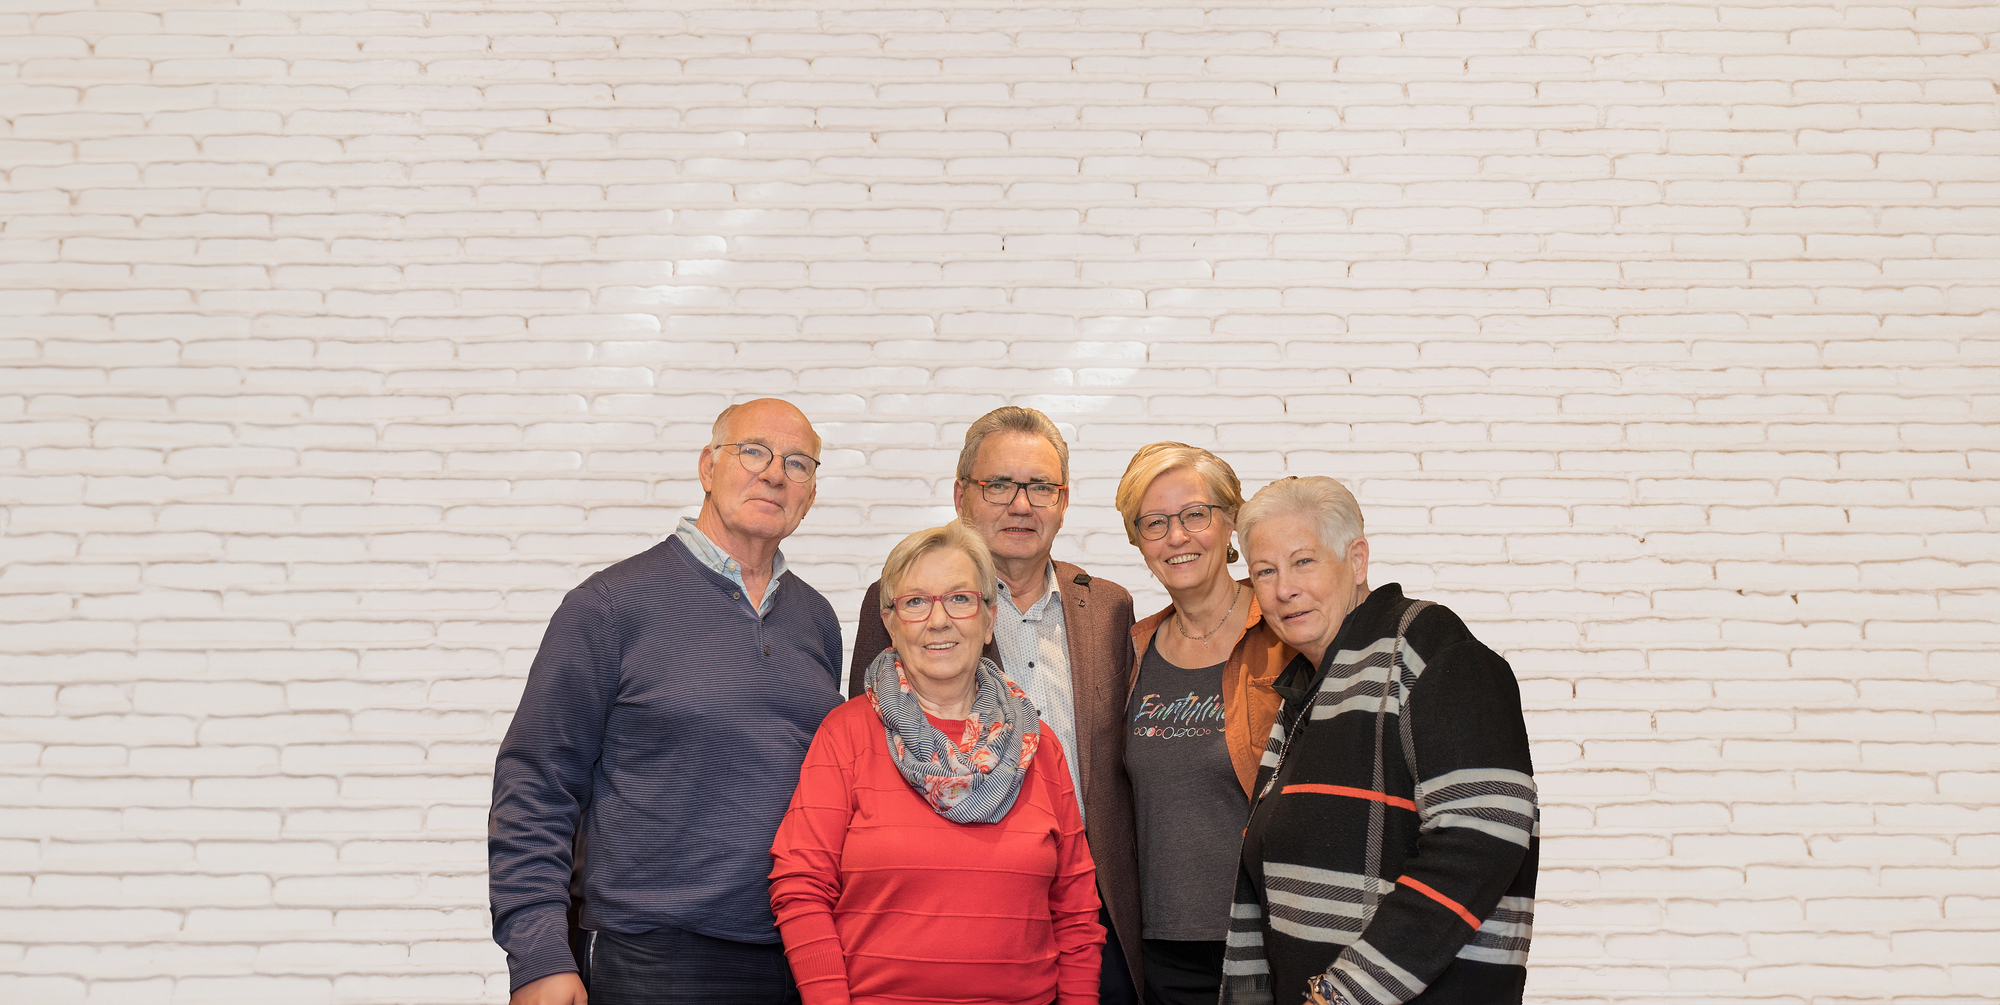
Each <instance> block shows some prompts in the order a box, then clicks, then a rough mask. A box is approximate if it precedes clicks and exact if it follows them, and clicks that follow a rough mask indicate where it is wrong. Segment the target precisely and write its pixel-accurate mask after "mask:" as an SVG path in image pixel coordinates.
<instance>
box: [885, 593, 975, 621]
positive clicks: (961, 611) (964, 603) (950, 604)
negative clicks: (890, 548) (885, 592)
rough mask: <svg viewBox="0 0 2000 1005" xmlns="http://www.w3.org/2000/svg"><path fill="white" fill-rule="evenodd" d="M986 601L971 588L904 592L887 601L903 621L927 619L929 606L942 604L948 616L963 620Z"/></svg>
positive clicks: (929, 614) (928, 618)
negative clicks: (948, 590) (936, 591)
mask: <svg viewBox="0 0 2000 1005" xmlns="http://www.w3.org/2000/svg"><path fill="white" fill-rule="evenodd" d="M985 601H986V598H985V597H982V596H980V595H979V594H978V593H977V592H975V591H973V590H955V591H953V592H951V593H905V594H903V595H902V596H900V597H897V598H896V599H894V600H891V601H889V609H890V610H892V611H895V612H896V617H898V618H901V619H902V620H904V621H912V622H915V621H929V620H930V617H931V608H933V607H935V606H936V605H938V604H943V605H944V613H945V616H946V617H948V618H952V619H953V620H956V621H963V620H965V619H966V618H969V617H972V616H973V615H975V614H978V613H979V606H980V605H981V604H982V603H984V602H985Z"/></svg>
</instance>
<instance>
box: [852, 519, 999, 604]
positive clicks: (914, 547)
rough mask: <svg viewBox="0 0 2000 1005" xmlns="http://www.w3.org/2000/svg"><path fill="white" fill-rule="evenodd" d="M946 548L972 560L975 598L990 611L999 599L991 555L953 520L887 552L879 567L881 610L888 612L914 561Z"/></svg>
mask: <svg viewBox="0 0 2000 1005" xmlns="http://www.w3.org/2000/svg"><path fill="white" fill-rule="evenodd" d="M946 548H952V549H956V550H958V551H961V552H964V553H965V556H966V557H967V558H970V559H972V570H973V573H974V574H975V575H976V576H978V577H979V596H980V597H981V598H983V599H984V600H985V601H986V606H988V607H992V606H993V605H994V603H995V601H996V600H997V599H998V596H999V591H998V588H997V587H995V586H994V584H995V583H996V582H998V581H999V577H998V576H996V575H995V574H994V571H993V552H992V551H990V550H988V549H987V547H986V542H985V541H984V540H983V539H981V538H980V536H979V535H978V534H977V533H975V532H974V531H973V530H972V528H970V527H967V526H966V525H964V524H962V523H960V522H958V521H957V520H953V521H952V522H950V523H948V524H945V525H944V526H942V527H930V528H927V529H925V530H920V531H917V532H916V533H914V534H911V535H910V536H909V537H906V538H904V539H903V540H902V541H901V542H900V543H898V544H897V545H896V546H895V547H894V548H891V549H889V557H888V559H887V560H885V561H883V563H882V596H881V603H882V609H883V610H885V611H886V610H888V609H889V602H890V601H891V600H894V599H895V597H896V593H897V591H899V590H900V589H902V586H903V577H904V576H907V575H909V574H910V567H911V566H913V565H916V564H917V559H920V558H922V557H924V556H925V555H928V554H930V553H931V552H933V551H942V550H944V549H946Z"/></svg>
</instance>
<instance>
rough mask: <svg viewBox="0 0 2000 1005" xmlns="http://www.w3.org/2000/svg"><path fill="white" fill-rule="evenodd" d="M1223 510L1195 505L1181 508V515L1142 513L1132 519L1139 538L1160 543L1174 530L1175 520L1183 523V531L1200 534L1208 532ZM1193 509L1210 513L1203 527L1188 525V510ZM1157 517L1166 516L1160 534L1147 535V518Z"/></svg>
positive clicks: (1212, 506)
mask: <svg viewBox="0 0 2000 1005" xmlns="http://www.w3.org/2000/svg"><path fill="white" fill-rule="evenodd" d="M1221 508H1222V507H1220V506H1217V505H1216V504H1214V503H1193V504H1190V505H1188V506H1183V507H1181V511H1180V512H1179V513H1142V514H1140V515H1139V516H1136V517H1134V518H1132V526H1133V527H1135V528H1137V529H1138V531H1139V538H1140V539H1141V540H1144V541H1158V540H1160V539H1162V538H1164V537H1166V536H1167V534H1168V532H1170V531H1172V530H1173V529H1174V521H1175V520H1179V521H1180V522H1181V529H1182V530H1184V531H1187V532H1188V533H1190V534H1199V533H1201V532H1202V531H1204V530H1207V529H1208V525H1209V524H1210V523H1212V522H1214V520H1215V511H1216V510H1219V509H1221ZM1191 509H1205V510H1207V511H1208V516H1207V517H1206V518H1203V519H1202V521H1201V526H1199V527H1193V526H1189V525H1188V517H1187V514H1188V510H1191ZM1155 516H1164V517H1166V519H1165V520H1163V521H1161V522H1160V532H1159V533H1158V534H1147V533H1146V522H1145V521H1146V518H1147V517H1155Z"/></svg>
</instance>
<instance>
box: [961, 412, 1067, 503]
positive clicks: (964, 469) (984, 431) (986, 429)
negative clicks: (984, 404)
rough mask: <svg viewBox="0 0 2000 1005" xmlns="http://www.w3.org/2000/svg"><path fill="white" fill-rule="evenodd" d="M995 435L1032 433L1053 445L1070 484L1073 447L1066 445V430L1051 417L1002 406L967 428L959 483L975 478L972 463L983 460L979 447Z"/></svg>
mask: <svg viewBox="0 0 2000 1005" xmlns="http://www.w3.org/2000/svg"><path fill="white" fill-rule="evenodd" d="M994 433H1030V434H1032V435H1035V436H1039V437H1041V438H1042V439H1045V440H1047V441H1049V445H1050V446H1052V447H1055V448H1056V458H1057V459H1058V460H1060V461H1062V480H1063V484H1064V485H1068V484H1069V444H1068V443H1065V442H1063V435H1062V430H1060V429H1057V428H1056V424H1055V423H1054V422H1052V421H1050V420H1049V417H1048V416H1046V415H1043V414H1042V413H1040V412H1037V411H1035V410H1034V409H1032V408H1022V407H1021V406H1019V405H1002V406H1001V407H999V408H996V409H994V410H993V411H991V412H988V413H986V414H985V415H982V416H980V417H979V418H978V419H976V420H974V422H973V423H972V425H970V426H967V427H966V428H965V449H964V450H961V451H959V452H958V480H959V481H962V482H963V481H969V480H970V479H971V478H972V462H973V461H974V460H977V459H978V457H979V446H980V444H982V443H985V442H986V438H987V437H989V436H992V435H993V434H994Z"/></svg>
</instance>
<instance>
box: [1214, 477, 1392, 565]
mask: <svg viewBox="0 0 2000 1005" xmlns="http://www.w3.org/2000/svg"><path fill="white" fill-rule="evenodd" d="M1285 516H1296V517H1304V518H1305V519H1306V520H1308V521H1310V522H1311V523H1312V524H1313V525H1314V529H1315V531H1316V532H1317V533H1318V534H1319V540H1320V543H1321V544H1323V545H1325V546H1327V547H1328V548H1330V549H1332V550H1333V553H1334V554H1335V555H1338V556H1340V557H1342V558H1345V557H1346V556H1347V549H1348V548H1349V547H1350V546H1352V545H1353V544H1354V541H1355V539H1356V538H1359V537H1360V536H1361V531H1362V527H1361V504H1360V503H1358V502H1356V501H1355V499H1354V493H1352V492H1349V491H1347V487H1346V486H1344V485H1342V484H1340V483H1339V482H1337V481H1334V480H1333V479H1331V478H1328V477H1326V476H1325V475H1312V476H1310V477H1307V478H1299V477H1296V476H1294V477H1291V478H1280V479H1278V480H1277V481H1275V482H1272V483H1271V484H1269V485H1266V486H1264V487H1263V488H1261V489H1258V490H1257V494H1256V495H1254V496H1251V497H1250V501H1249V502H1247V503H1244V504H1243V510H1242V512H1240V513H1238V514H1237V515H1236V539H1237V540H1238V541H1240V542H1242V544H1243V552H1244V554H1246V555H1247V554H1249V552H1250V532H1251V531H1252V530H1253V529H1255V528H1256V526H1257V524H1259V523H1261V522H1263V521H1264V520H1266V519H1269V518H1271V517H1285Z"/></svg>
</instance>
